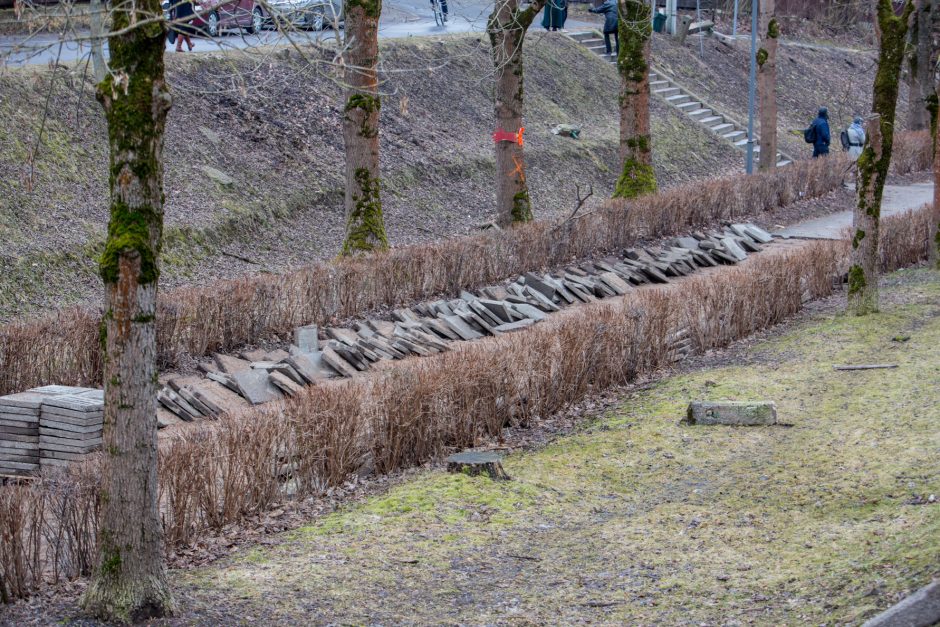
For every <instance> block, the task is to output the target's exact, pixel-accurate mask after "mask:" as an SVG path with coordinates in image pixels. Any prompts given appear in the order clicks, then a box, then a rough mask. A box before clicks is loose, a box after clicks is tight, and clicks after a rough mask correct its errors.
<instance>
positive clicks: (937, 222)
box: [927, 82, 940, 270]
mask: <svg viewBox="0 0 940 627" xmlns="http://www.w3.org/2000/svg"><path fill="white" fill-rule="evenodd" d="M935 93H936V95H937V96H938V98H940V82H938V83H937V91H936V92H935ZM938 154H940V124H937V111H936V109H934V111H933V155H934V159H933V217H932V218H931V220H930V235H929V239H928V243H927V245H928V259H929V261H930V266H931V267H932V268H934V269H935V270H940V159H938V158H937V155H938Z"/></svg>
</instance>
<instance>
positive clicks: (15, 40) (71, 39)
mask: <svg viewBox="0 0 940 627" xmlns="http://www.w3.org/2000/svg"><path fill="white" fill-rule="evenodd" d="M448 4H449V10H450V19H449V21H448V24H447V25H446V26H438V25H436V24H435V23H434V16H433V14H432V13H431V7H430V2H429V1H424V0H392V1H387V2H385V3H383V5H384V6H383V11H382V19H381V20H380V22H379V37H382V38H401V37H420V36H434V35H443V34H447V33H466V32H483V31H485V30H486V18H487V17H488V16H489V13H490V11H491V10H492V4H491V3H488V2H485V1H481V0H450V2H449V3H448ZM536 22H538V20H536ZM567 26H568V27H569V28H575V29H577V28H581V27H584V26H586V24H583V23H578V22H575V21H572V20H569V21H568V23H567ZM336 36H337V33H336V32H335V31H333V30H332V29H329V28H328V29H325V30H323V31H319V32H316V31H303V30H292V31H289V32H283V33H282V32H278V31H273V30H265V31H263V32H261V33H256V34H253V35H249V34H247V33H244V32H238V31H230V32H227V33H225V34H223V35H222V36H220V37H217V38H216V39H204V38H194V40H193V41H194V43H195V44H196V52H207V51H218V50H251V49H254V48H258V47H262V46H264V47H269V46H290V45H296V44H305V43H311V42H316V41H321V40H324V39H331V38H335V37H336ZM173 50H174V46H171V45H170V44H169V43H167V51H173ZM105 51H106V52H107V44H105ZM90 52H91V44H90V41H89V33H88V32H76V33H72V34H70V35H69V36H66V37H61V36H58V35H55V34H41V35H34V36H31V37H27V36H3V37H0V65H7V66H11V67H12V66H22V65H35V64H41V65H46V64H49V63H55V62H62V63H67V62H74V61H82V60H86V59H88V58H89V55H90Z"/></svg>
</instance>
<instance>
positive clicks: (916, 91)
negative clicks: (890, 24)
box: [907, 0, 940, 131]
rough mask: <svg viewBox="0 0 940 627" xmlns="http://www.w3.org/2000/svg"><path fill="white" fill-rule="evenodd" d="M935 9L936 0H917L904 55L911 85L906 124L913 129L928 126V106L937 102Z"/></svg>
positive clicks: (936, 16) (918, 129) (937, 10)
mask: <svg viewBox="0 0 940 627" xmlns="http://www.w3.org/2000/svg"><path fill="white" fill-rule="evenodd" d="M938 12H940V7H938V6H937V0H917V8H916V10H915V11H914V18H913V23H912V24H911V28H910V42H911V45H910V49H909V50H910V51H909V53H908V56H907V63H908V83H909V86H910V106H909V108H908V118H907V126H908V128H909V129H910V130H912V131H922V130H925V129H927V128H930V126H929V125H930V120H931V109H932V108H936V106H937V105H936V102H937V101H936V92H935V91H934V81H933V75H934V65H935V64H936V62H937V42H936V37H935V31H936V25H937V21H938V19H940V15H937V13H938Z"/></svg>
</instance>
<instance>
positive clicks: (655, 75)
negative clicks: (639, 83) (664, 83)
mask: <svg viewBox="0 0 940 627" xmlns="http://www.w3.org/2000/svg"><path fill="white" fill-rule="evenodd" d="M659 78H662V77H661V76H660V75H659V74H657V73H656V72H650V80H651V81H655V80H657V79H659Z"/></svg>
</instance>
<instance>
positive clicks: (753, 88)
mask: <svg viewBox="0 0 940 627" xmlns="http://www.w3.org/2000/svg"><path fill="white" fill-rule="evenodd" d="M756 99H757V0H751V76H750V79H749V83H748V90H747V162H746V170H747V173H748V174H754V101H755V100H756Z"/></svg>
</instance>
